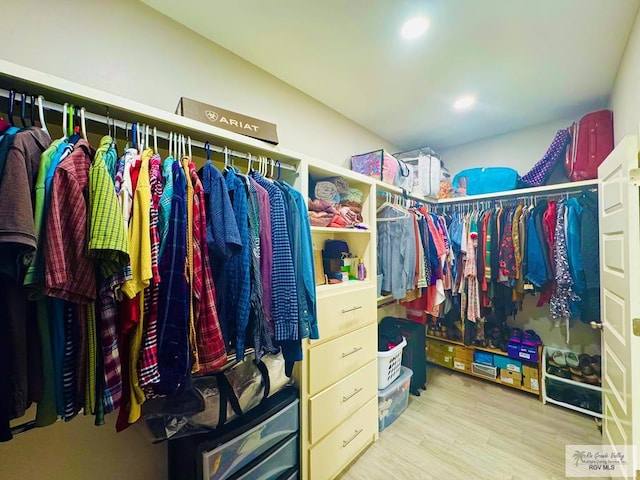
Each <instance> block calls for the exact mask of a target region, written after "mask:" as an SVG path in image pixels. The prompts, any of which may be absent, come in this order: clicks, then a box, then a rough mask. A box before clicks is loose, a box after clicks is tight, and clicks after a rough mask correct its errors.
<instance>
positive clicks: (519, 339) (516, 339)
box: [509, 328, 542, 347]
mask: <svg viewBox="0 0 640 480" xmlns="http://www.w3.org/2000/svg"><path fill="white" fill-rule="evenodd" d="M509 343H520V344H522V345H525V346H527V347H537V346H539V345H542V340H541V339H540V336H539V335H538V334H537V333H536V331H535V330H525V331H522V329H520V328H512V329H511V335H510V336H509Z"/></svg>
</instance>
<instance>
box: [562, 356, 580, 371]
mask: <svg viewBox="0 0 640 480" xmlns="http://www.w3.org/2000/svg"><path fill="white" fill-rule="evenodd" d="M564 358H566V360H567V365H569V366H570V367H573V368H575V369H578V367H580V360H579V359H578V356H577V355H576V354H575V353H573V352H567V353H565V355H564Z"/></svg>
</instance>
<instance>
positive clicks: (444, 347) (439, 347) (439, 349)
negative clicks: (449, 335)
mask: <svg viewBox="0 0 640 480" xmlns="http://www.w3.org/2000/svg"><path fill="white" fill-rule="evenodd" d="M455 349H456V347H455V346H454V345H451V344H450V343H444V342H439V341H437V340H432V339H430V338H429V339H427V351H428V352H433V353H440V354H442V355H449V356H450V357H453V356H454V354H455Z"/></svg>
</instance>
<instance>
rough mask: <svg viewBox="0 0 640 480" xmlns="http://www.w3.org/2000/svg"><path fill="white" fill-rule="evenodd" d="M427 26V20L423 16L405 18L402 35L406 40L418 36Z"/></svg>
mask: <svg viewBox="0 0 640 480" xmlns="http://www.w3.org/2000/svg"><path fill="white" fill-rule="evenodd" d="M427 28H429V20H428V19H426V18H424V17H414V18H412V19H410V20H407V21H406V22H405V24H404V25H403V26H402V30H401V33H402V36H403V37H404V38H406V39H407V40H413V39H414V38H418V37H419V36H420V35H422V34H423V33H424V32H426V31H427Z"/></svg>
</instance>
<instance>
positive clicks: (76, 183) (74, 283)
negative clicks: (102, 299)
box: [44, 140, 96, 303]
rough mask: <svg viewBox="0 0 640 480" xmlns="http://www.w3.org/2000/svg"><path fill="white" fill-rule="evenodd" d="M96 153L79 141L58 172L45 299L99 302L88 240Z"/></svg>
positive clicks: (49, 218) (53, 190) (48, 238)
mask: <svg viewBox="0 0 640 480" xmlns="http://www.w3.org/2000/svg"><path fill="white" fill-rule="evenodd" d="M93 155H94V150H93V148H91V145H89V144H88V143H87V142H86V141H85V140H79V141H78V143H77V144H76V146H75V148H74V149H73V152H71V153H70V154H69V156H67V158H65V159H64V160H63V161H62V162H60V165H59V166H58V168H56V171H55V175H54V177H53V183H52V185H51V206H50V208H49V213H48V215H47V229H46V232H47V234H46V242H45V245H46V247H45V248H46V251H45V289H44V293H45V295H48V296H50V297H56V298H61V299H63V300H67V301H69V302H73V303H90V302H92V301H93V300H95V298H96V277H95V272H94V268H93V261H92V259H91V258H89V255H88V252H87V248H86V239H87V201H86V198H87V195H86V194H87V188H88V183H89V167H90V166H91V159H92V158H93Z"/></svg>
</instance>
